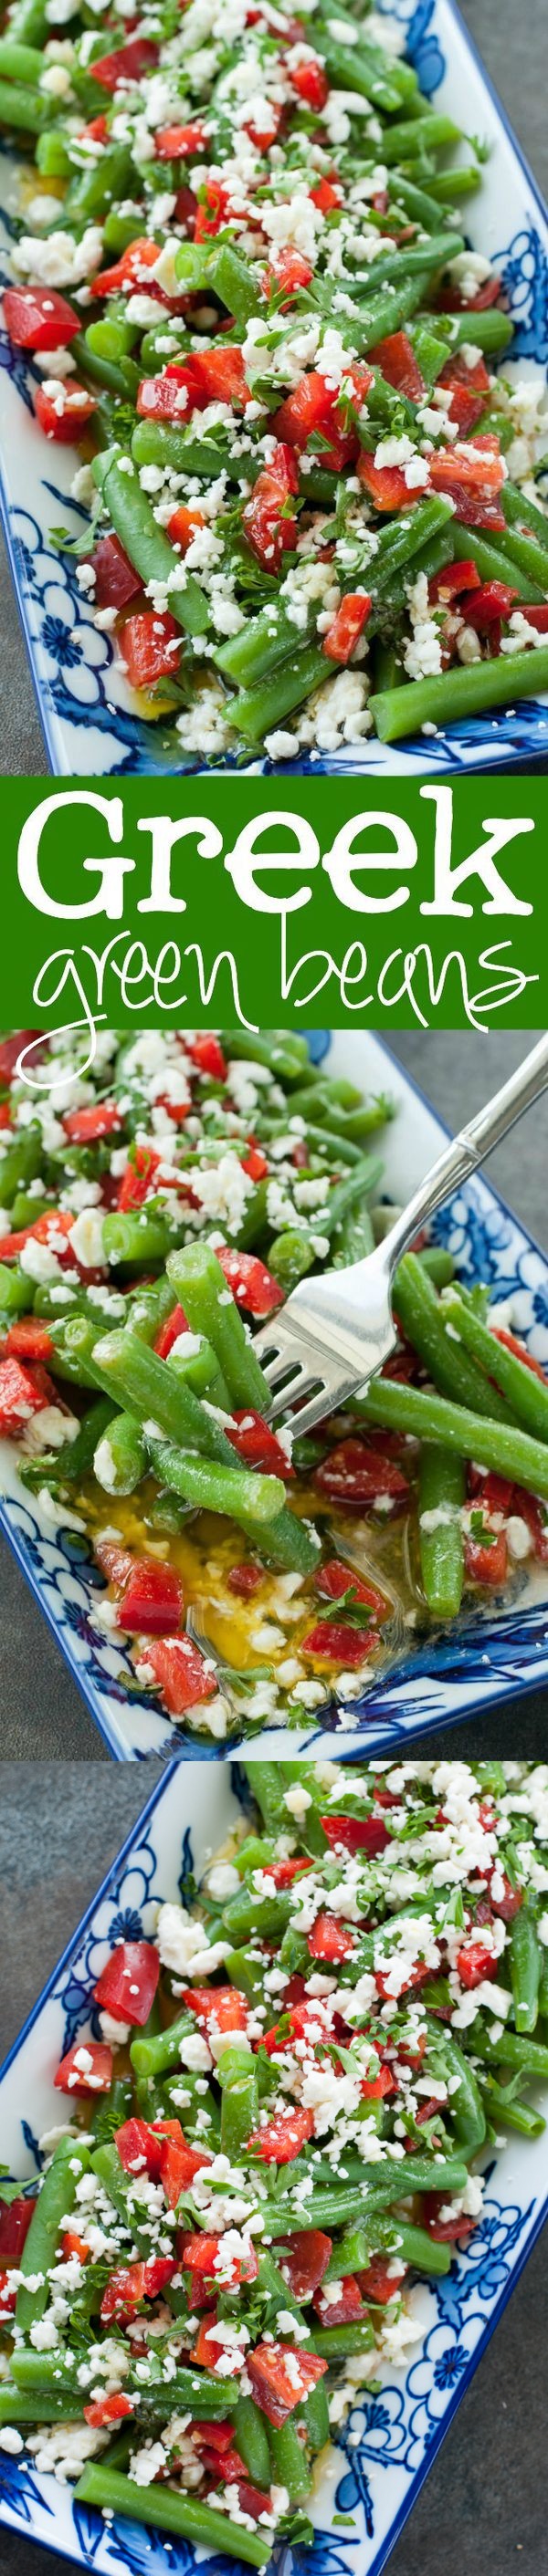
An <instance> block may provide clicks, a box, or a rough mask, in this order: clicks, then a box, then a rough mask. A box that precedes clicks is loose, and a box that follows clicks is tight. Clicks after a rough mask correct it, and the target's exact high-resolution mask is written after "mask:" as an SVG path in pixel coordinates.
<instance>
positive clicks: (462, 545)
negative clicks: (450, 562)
mask: <svg viewBox="0 0 548 2576" xmlns="http://www.w3.org/2000/svg"><path fill="white" fill-rule="evenodd" d="M453 533H454V548H453V552H454V555H455V557H456V561H457V563H466V561H467V560H468V558H469V555H470V529H469V528H460V527H459V524H458V520H457V519H454V520H453ZM474 563H475V565H476V569H477V571H478V572H479V573H480V574H481V579H482V581H507V580H508V560H507V557H505V556H504V555H503V553H502V551H501V544H500V537H490V538H487V536H486V534H485V530H484V529H481V528H474ZM512 586H513V589H514V590H516V591H517V594H518V598H519V599H521V600H527V601H529V602H530V604H531V606H535V607H537V608H538V607H539V606H540V602H541V600H543V599H544V591H543V590H541V589H540V588H539V584H538V582H535V581H530V579H529V576H528V575H527V574H526V573H523V572H520V570H519V566H518V565H517V564H516V565H514V570H513V573H512Z"/></svg>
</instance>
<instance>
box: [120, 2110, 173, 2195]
mask: <svg viewBox="0 0 548 2576" xmlns="http://www.w3.org/2000/svg"><path fill="white" fill-rule="evenodd" d="M114 2144H115V2147H116V2148H117V2150H118V2155H119V2158H120V2164H121V2165H123V2168H124V2173H134V2174H137V2173H143V2171H146V2172H147V2173H148V2174H150V2175H151V2177H152V2178H153V2179H154V2180H156V2178H157V2176H158V2174H159V2171H160V2164H161V2159H162V2153H163V2144H164V2141H163V2139H162V2138H159V2137H158V2136H157V2134H156V2132H155V2131H154V2129H151V2128H150V2126H149V2122H148V2120H139V2119H137V2118H134V2119H131V2120H124V2121H123V2124H122V2127H121V2129H117V2130H116V2132H115V2139H114Z"/></svg>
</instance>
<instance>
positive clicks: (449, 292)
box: [437, 277, 503, 313]
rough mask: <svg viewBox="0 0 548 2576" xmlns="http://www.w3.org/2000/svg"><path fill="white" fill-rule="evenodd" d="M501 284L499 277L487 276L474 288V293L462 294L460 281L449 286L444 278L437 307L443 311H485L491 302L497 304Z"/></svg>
mask: <svg viewBox="0 0 548 2576" xmlns="http://www.w3.org/2000/svg"><path fill="white" fill-rule="evenodd" d="M502 284H503V280H502V278H501V277H487V278H486V279H485V284H484V286H478V287H477V288H476V293H475V295H463V293H462V288H461V286H460V283H459V285H458V286H454V285H451V286H450V285H449V280H448V279H445V280H444V281H443V283H442V286H441V287H440V292H439V297H438V299H437V301H438V309H440V308H441V309H442V310H443V312H444V313H487V312H488V310H489V306H490V305H491V304H498V300H499V295H500V294H501V292H502Z"/></svg>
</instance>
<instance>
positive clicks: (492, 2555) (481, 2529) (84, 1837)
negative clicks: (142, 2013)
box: [0, 1763, 548, 2576]
mask: <svg viewBox="0 0 548 2576" xmlns="http://www.w3.org/2000/svg"><path fill="white" fill-rule="evenodd" d="M156 1769H157V1766H152V1765H151V1766H150V1769H149V1773H148V1775H147V1783H146V1786H147V1787H150V1786H151V1781H152V1776H153V1775H155V1773H156ZM144 1788H145V1782H144V1780H143V1774H142V1772H141V1773H140V1774H138V1773H137V1771H136V1770H135V1769H132V1770H128V1769H127V1768H126V1769H122V1768H120V1769H118V1770H116V1771H114V1772H111V1775H110V1778H109V1781H108V1786H107V1782H106V1779H104V1780H102V1781H101V1780H100V1779H99V1774H98V1772H97V1771H92V1770H88V1769H87V1768H86V1769H84V1770H82V1767H81V1765H79V1764H67V1765H66V1768H65V1771H64V1774H63V1795H62V1800H60V1798H59V1773H58V1770H57V1769H56V1768H55V1767H54V1766H52V1767H51V1768H48V1766H47V1765H46V1764H43V1763H37V1764H34V1765H33V1766H31V1765H29V1766H28V1767H26V1768H25V1767H24V1768H21V1765H20V1764H18V1763H4V1764H3V1765H0V1957H1V1959H2V1970H3V1973H2V1979H1V1982H0V2057H1V2056H2V2055H3V2053H4V2050H5V2049H6V2048H7V2047H8V2046H9V2045H10V2043H11V2041H12V2040H13V2039H14V2038H15V2036H16V2032H17V2030H18V2029H19V2028H20V2026H21V2023H22V2021H23V2019H24V2017H25V2015H26V2013H27V2012H28V2011H29V2009H30V2007H31V2005H32V2004H33V2003H34V2001H35V1999H36V1996H37V1994H38V1992H39V1990H40V1987H41V1985H42V1983H43V1982H44V1980H45V1979H46V1978H47V1977H48V1976H49V1974H50V1973H51V1970H52V1969H53V1967H54V1966H55V1962H56V1960H57V1958H58V1956H59V1954H60V1951H61V1950H62V1948H63V1945H64V1943H65V1942H66V1941H67V1940H69V1939H70V1936H71V1933H72V1932H73V1931H74V1928H75V1926H76V1923H77V1922H78V1920H79V1917H80V1915H81V1913H82V1912H83V1910H84V1908H85V1906H86V1905H87V1904H88V1903H89V1902H90V1900H91V1898H92V1897H93V1894H94V1891H95V1888H96V1887H97V1885H98V1882H99V1880H100V1879H101V1877H102V1876H103V1874H104V1872H105V1870H106V1869H107V1868H108V1865H109V1862H111V1861H112V1860H113V1859H114V1856H115V1853H116V1850H117V1849H118V1847H119V1845H120V1843H121V1842H122V1841H123V1838H124V1836H125V1834H126V1833H128V1832H129V1831H130V1830H131V1826H132V1824H133V1823H134V1821H135V1819H136V1817H137V1816H138V1814H139V1810H140V1806H141V1804H142V1801H143V1796H144ZM45 1853H47V1859H48V1867H47V1871H46V1870H45V1868H44V1855H45ZM0 2154H1V2140H0ZM546 2297H547V2239H546V2237H545V2238H544V2240H543V2241H542V2240H541V2243H540V2244H539V2245H538V2246H537V2248H536V2251H535V2253H534V2254H533V2256H532V2258H531V2261H530V2263H529V2264H528V2266H527V2270H526V2272H525V2274H524V2276H523V2278H522V2280H521V2282H520V2283H519V2286H518V2288H517V2290H516V2291H515V2294H514V2296H513V2298H512V2299H511V2301H510V2303H509V2306H508V2308H507V2309H506V2313H505V2315H504V2316H503V2317H502V2319H501V2323H500V2325H499V2327H498V2328H497V2332H496V2335H495V2337H494V2339H493V2342H492V2343H491V2345H490V2347H489V2350H488V2352H487V2354H486V2355H485V2358H484V2360H483V2362H482V2364H481V2366H480V2369H479V2371H478V2373H477V2376H476V2378H475V2380H474V2382H473V2385H472V2387H471V2389H470V2390H469V2392H468V2395H467V2397H466V2398H465V2399H464V2401H463V2404H462V2407H461V2409H460V2413H459V2415H458V2417H457V2421H456V2424H455V2425H454V2427H453V2430H452V2431H451V2432H450V2433H449V2434H448V2436H447V2440H446V2442H445V2445H444V2447H443V2449H442V2451H441V2454H440V2456H439V2458H438V2460H437V2461H435V2463H434V2464H433V2467H432V2470H431V2473H430V2476H429V2478H428V2479H427V2482H426V2485H425V2487H424V2488H423V2491H422V2495H421V2496H420V2498H419V2500H418V2503H417V2505H416V2506H415V2510H414V2512H413V2515H412V2518H411V2521H410V2522H409V2524H408V2526H407V2530H406V2531H404V2533H403V2534H402V2537H401V2539H400V2540H399V2542H398V2546H397V2548H396V2550H395V2551H394V2555H393V2557H392V2558H391V2561H390V2569H391V2576H519V2571H518V2569H517V2558H518V2556H521V2557H522V2558H523V2576H525V2571H527V2576H548V2540H547V2523H548V2489H547V2479H546V2401H545V2386H546ZM235 2563H236V2562H235ZM41 2566H43V2568H44V2576H47V2569H48V2568H49V2570H50V2576H64V2571H65V2570H66V2566H67V2561H66V2559H64V2558H59V2557H57V2556H56V2554H55V2552H54V2553H53V2555H51V2554H48V2559H47V2561H44V2560H42V2559H41V2556H40V2555H39V2552H38V2550H37V2549H36V2548H35V2547H34V2546H33V2544H32V2542H30V2541H29V2540H28V2539H27V2538H26V2535H25V2534H21V2535H19V2534H17V2535H15V2534H13V2533H12V2532H2V2531H0V2568H1V2569H2V2576H40V2568H41Z"/></svg>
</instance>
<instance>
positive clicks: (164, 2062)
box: [129, 2012, 195, 2080]
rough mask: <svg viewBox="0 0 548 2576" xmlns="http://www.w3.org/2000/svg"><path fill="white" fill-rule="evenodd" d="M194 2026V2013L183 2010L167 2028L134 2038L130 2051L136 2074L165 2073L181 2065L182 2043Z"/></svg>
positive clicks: (143, 2033) (143, 2032) (152, 2074)
mask: <svg viewBox="0 0 548 2576" xmlns="http://www.w3.org/2000/svg"><path fill="white" fill-rule="evenodd" d="M194 2028H195V2025H194V2021H193V2017H192V2013H190V2012H182V2013H179V2014H178V2015H177V2019H176V2021H171V2022H170V2023H169V2028H168V2029H167V2030H159V2031H153V2032H151V2033H150V2034H147V2032H146V2031H142V2032H140V2034H139V2037H138V2039H132V2042H131V2047H130V2052H129V2053H130V2057H131V2063H132V2066H133V2068H134V2071H135V2074H136V2075H148V2076H157V2075H165V2074H166V2073H167V2072H168V2070H171V2068H172V2067H180V2065H181V2045H182V2043H183V2042H184V2041H185V2040H186V2039H188V2037H189V2033H190V2031H193V2030H194ZM185 2080H186V2077H185Z"/></svg>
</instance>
